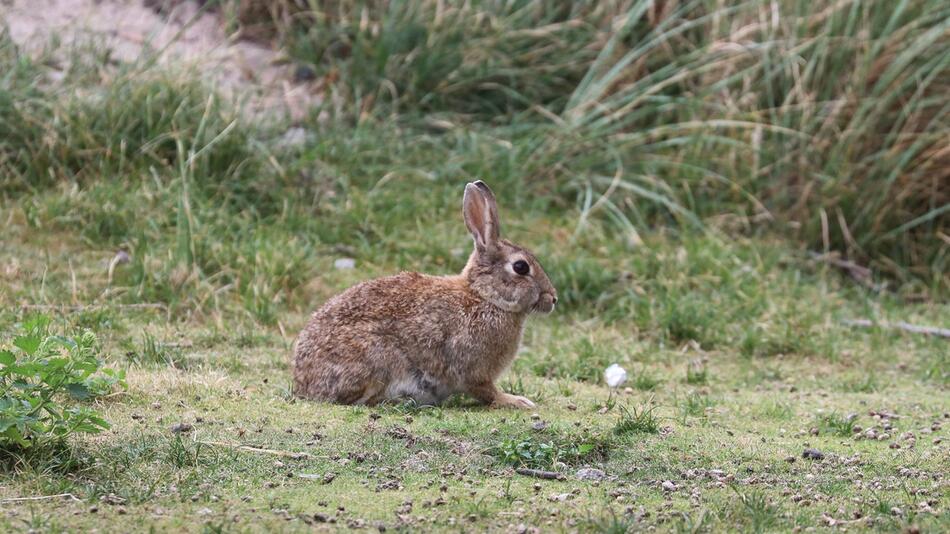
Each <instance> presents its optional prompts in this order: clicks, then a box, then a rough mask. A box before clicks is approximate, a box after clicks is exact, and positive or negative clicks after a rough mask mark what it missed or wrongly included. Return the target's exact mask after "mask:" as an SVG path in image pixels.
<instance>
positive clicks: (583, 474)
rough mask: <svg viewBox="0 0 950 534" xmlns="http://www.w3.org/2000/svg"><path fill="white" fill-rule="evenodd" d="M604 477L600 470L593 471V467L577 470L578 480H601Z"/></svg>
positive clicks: (604, 474) (605, 474)
mask: <svg viewBox="0 0 950 534" xmlns="http://www.w3.org/2000/svg"><path fill="white" fill-rule="evenodd" d="M606 476H607V473H604V472H603V471H601V470H600V469H594V468H593V467H585V468H583V469H578V470H577V479H578V480H603V479H604V478H605V477H606Z"/></svg>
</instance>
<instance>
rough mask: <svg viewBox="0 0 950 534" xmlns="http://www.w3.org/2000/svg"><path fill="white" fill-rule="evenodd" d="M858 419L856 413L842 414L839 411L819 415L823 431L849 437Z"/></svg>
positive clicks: (819, 424)
mask: <svg viewBox="0 0 950 534" xmlns="http://www.w3.org/2000/svg"><path fill="white" fill-rule="evenodd" d="M857 419H858V418H857V415H856V414H849V415H841V414H839V413H838V412H831V413H829V414H824V415H821V416H819V417H818V428H819V429H820V430H821V431H822V432H830V433H832V434H835V435H838V436H844V437H847V436H850V435H851V434H852V433H854V425H855V422H856V421H857Z"/></svg>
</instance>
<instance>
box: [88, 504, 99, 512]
mask: <svg viewBox="0 0 950 534" xmlns="http://www.w3.org/2000/svg"><path fill="white" fill-rule="evenodd" d="M98 511H99V507H98V506H95V505H93V506H90V507H89V513H90V514H94V513H97V512H98Z"/></svg>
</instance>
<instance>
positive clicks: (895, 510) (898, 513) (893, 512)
mask: <svg viewBox="0 0 950 534" xmlns="http://www.w3.org/2000/svg"><path fill="white" fill-rule="evenodd" d="M891 515H896V516H902V515H904V511H903V510H901V509H900V508H898V507H896V506H895V507H893V508H891Z"/></svg>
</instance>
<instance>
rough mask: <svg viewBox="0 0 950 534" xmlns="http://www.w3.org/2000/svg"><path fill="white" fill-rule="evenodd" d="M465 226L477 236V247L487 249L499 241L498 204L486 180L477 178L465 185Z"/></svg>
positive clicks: (463, 200)
mask: <svg viewBox="0 0 950 534" xmlns="http://www.w3.org/2000/svg"><path fill="white" fill-rule="evenodd" d="M462 215H463V217H464V218H465V226H467V227H468V231H469V232H471V234H472V237H474V238H475V248H477V249H478V250H486V249H489V248H494V247H495V245H496V244H497V243H498V231H499V223H498V205H497V204H496V203H495V195H494V194H492V192H491V189H489V188H488V186H487V185H485V182H483V181H481V180H477V181H475V182H474V183H470V184H468V185H466V186H465V195H464V197H463V198H462Z"/></svg>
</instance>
